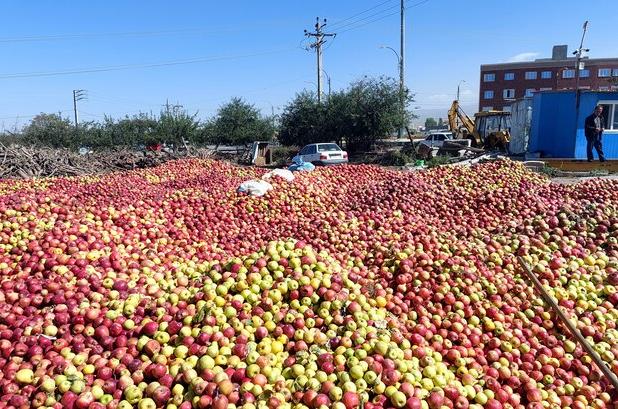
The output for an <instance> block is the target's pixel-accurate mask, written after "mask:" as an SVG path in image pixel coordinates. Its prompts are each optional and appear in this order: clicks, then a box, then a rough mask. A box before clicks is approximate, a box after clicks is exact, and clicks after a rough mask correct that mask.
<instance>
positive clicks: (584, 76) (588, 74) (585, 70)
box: [579, 68, 590, 78]
mask: <svg viewBox="0 0 618 409" xmlns="http://www.w3.org/2000/svg"><path fill="white" fill-rule="evenodd" d="M584 72H585V73H586V75H584ZM579 78H590V69H588V68H584V69H583V70H579Z"/></svg>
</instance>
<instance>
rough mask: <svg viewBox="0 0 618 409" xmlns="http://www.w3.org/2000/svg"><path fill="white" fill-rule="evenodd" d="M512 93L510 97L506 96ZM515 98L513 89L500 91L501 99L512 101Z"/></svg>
mask: <svg viewBox="0 0 618 409" xmlns="http://www.w3.org/2000/svg"><path fill="white" fill-rule="evenodd" d="M508 91H511V92H512V96H508V95H507V94H511V92H508ZM514 98H515V88H505V89H503V90H502V99H514Z"/></svg>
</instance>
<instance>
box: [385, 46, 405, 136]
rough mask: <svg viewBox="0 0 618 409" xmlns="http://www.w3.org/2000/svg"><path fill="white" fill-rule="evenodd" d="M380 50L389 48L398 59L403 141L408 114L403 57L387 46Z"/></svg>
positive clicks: (399, 133)
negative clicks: (406, 114)
mask: <svg viewBox="0 0 618 409" xmlns="http://www.w3.org/2000/svg"><path fill="white" fill-rule="evenodd" d="M380 48H388V49H389V50H391V51H392V52H393V53H394V54H395V56H396V57H397V66H398V67H399V109H400V111H401V112H400V121H401V123H400V125H399V130H398V132H397V136H398V137H399V139H401V138H403V127H404V125H405V124H404V123H405V112H406V107H405V100H404V86H403V61H402V59H401V57H400V56H399V53H398V52H397V51H395V49H394V48H392V47H389V46H386V45H381V46H380Z"/></svg>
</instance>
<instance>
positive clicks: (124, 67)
mask: <svg viewBox="0 0 618 409" xmlns="http://www.w3.org/2000/svg"><path fill="white" fill-rule="evenodd" d="M296 49H297V48H296V47H294V48H291V49H290V48H286V49H281V50H272V51H264V52H259V53H252V54H244V55H233V56H218V57H206V58H193V59H188V60H176V61H166V62H160V63H150V64H124V65H116V66H106V67H92V68H75V69H68V70H64V71H46V72H24V73H11V74H0V79H9V78H11V79H12V78H35V77H52V76H59V75H72V74H87V73H96V72H108V71H121V70H131V69H139V68H156V67H169V66H174V65H186V64H199V63H206V62H214V61H225V60H237V59H243V58H250V57H259V56H264V55H270V54H278V53H284V52H289V51H291V50H296Z"/></svg>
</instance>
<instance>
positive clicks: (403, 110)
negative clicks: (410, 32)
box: [398, 0, 406, 139]
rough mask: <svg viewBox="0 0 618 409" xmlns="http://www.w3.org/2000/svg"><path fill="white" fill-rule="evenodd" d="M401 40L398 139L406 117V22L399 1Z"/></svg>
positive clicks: (403, 10)
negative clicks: (399, 123)
mask: <svg viewBox="0 0 618 409" xmlns="http://www.w3.org/2000/svg"><path fill="white" fill-rule="evenodd" d="M400 8H401V12H400V15H401V24H400V25H401V28H400V31H401V39H400V44H399V46H400V48H399V104H400V105H401V126H400V127H399V132H398V136H399V139H401V138H402V137H403V127H404V126H405V116H406V106H405V100H404V92H405V83H404V81H405V80H404V68H405V63H404V62H405V54H404V53H405V41H406V35H405V28H406V20H405V9H406V8H405V5H404V0H401V7H400Z"/></svg>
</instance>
